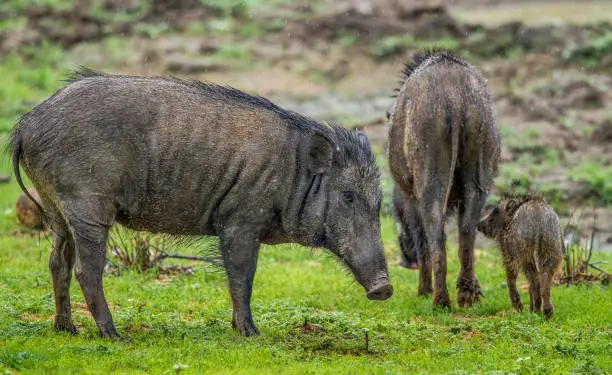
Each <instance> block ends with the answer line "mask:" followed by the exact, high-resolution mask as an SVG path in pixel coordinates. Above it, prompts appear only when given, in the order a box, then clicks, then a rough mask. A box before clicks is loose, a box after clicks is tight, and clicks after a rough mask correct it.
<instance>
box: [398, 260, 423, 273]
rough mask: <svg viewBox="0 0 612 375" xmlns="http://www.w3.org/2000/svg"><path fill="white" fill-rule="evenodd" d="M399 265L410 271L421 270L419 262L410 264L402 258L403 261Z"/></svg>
mask: <svg viewBox="0 0 612 375" xmlns="http://www.w3.org/2000/svg"><path fill="white" fill-rule="evenodd" d="M399 265H400V266H401V267H404V268H408V269H409V270H418V269H419V263H417V262H409V261H407V260H406V259H405V258H404V257H402V259H401V260H400V263H399Z"/></svg>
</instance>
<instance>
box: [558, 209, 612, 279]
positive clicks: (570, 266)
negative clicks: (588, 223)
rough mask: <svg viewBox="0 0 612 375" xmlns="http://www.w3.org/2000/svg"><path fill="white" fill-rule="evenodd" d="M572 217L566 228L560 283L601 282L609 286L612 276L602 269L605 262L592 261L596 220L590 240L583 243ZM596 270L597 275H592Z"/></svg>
mask: <svg viewBox="0 0 612 375" xmlns="http://www.w3.org/2000/svg"><path fill="white" fill-rule="evenodd" d="M571 220H572V217H570V219H569V220H568V223H567V225H566V227H565V230H564V232H565V241H566V244H565V257H564V259H563V267H562V270H563V274H562V276H561V278H560V280H559V281H558V282H559V283H561V284H566V285H569V284H580V283H584V282H593V281H600V282H601V283H602V284H609V283H610V281H611V280H612V275H611V274H608V273H607V272H606V271H605V270H603V269H602V268H600V266H601V265H602V264H605V263H606V262H604V261H592V257H593V244H594V239H595V220H596V218H594V219H593V228H592V230H591V236H590V238H587V239H586V240H585V241H582V238H581V236H580V235H579V233H578V230H577V227H576V225H574V226H573V227H572V226H571ZM590 270H594V271H596V272H597V273H596V274H593V273H590V272H589V271H590Z"/></svg>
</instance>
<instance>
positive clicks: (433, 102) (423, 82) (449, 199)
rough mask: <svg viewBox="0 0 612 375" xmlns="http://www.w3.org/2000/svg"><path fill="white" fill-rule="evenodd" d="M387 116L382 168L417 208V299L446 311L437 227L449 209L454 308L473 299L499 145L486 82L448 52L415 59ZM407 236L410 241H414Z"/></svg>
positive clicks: (441, 229) (442, 239)
mask: <svg viewBox="0 0 612 375" xmlns="http://www.w3.org/2000/svg"><path fill="white" fill-rule="evenodd" d="M404 74H405V79H404V82H403V84H402V86H401V88H400V90H399V92H398V95H397V100H396V102H395V105H394V107H393V110H392V111H391V113H390V119H389V122H390V124H389V126H390V128H389V150H388V151H389V166H390V169H391V173H392V175H393V179H394V180H395V183H396V184H397V186H398V187H399V188H400V189H401V190H402V193H403V195H404V196H405V197H407V199H408V200H409V203H410V202H413V204H414V205H415V206H416V207H417V208H416V211H418V214H419V216H420V218H419V220H420V223H421V225H422V228H423V231H424V235H425V238H424V239H423V240H422V241H419V242H420V243H421V244H422V245H420V250H422V251H418V256H419V272H420V280H419V294H421V295H425V294H430V293H431V292H432V285H431V279H432V277H431V272H432V264H433V271H434V275H435V283H434V288H433V292H434V300H433V302H434V305H439V306H444V307H449V306H450V298H449V294H448V289H447V287H446V244H445V242H446V241H445V234H444V222H445V218H446V214H447V209H448V207H449V206H451V205H453V206H456V207H457V208H458V212H459V260H460V262H461V271H460V273H459V278H458V279H457V288H458V289H459V291H458V296H457V300H458V302H459V305H460V306H469V305H471V304H472V302H473V301H475V300H478V298H479V294H480V293H481V291H480V286H479V284H478V280H477V278H476V274H475V272H474V239H475V237H476V226H477V224H478V220H479V218H480V213H481V211H482V209H483V206H484V204H485V201H486V199H487V196H488V194H489V189H490V188H491V186H492V184H493V178H494V176H495V175H496V173H497V165H498V161H499V157H500V140H499V133H498V130H497V126H496V123H495V118H494V114H493V105H492V103H491V96H490V93H489V88H488V86H487V82H486V80H485V79H484V78H483V77H482V75H481V74H480V72H478V70H477V69H476V68H474V67H473V66H472V65H470V64H468V63H467V62H465V61H463V60H461V59H459V58H457V57H455V56H453V55H451V54H450V53H448V52H442V51H430V52H424V53H420V54H418V55H417V56H416V57H415V58H414V59H413V61H412V62H410V63H409V64H407V65H406V68H405V70H404ZM413 238H414V237H413Z"/></svg>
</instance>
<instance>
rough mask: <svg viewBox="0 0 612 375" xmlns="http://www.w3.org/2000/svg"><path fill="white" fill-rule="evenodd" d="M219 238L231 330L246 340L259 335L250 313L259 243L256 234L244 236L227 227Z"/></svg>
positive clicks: (242, 233)
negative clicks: (228, 298) (230, 304)
mask: <svg viewBox="0 0 612 375" xmlns="http://www.w3.org/2000/svg"><path fill="white" fill-rule="evenodd" d="M220 238H221V255H222V256H223V263H224V264H225V270H226V272H227V279H228V282H229V289H230V295H231V297H232V305H233V314H232V327H234V329H236V330H237V331H238V332H240V334H241V335H242V336H245V337H249V336H255V335H259V330H258V329H257V327H256V326H255V323H254V322H253V316H252V314H251V294H252V291H253V279H254V278H255V270H256V269H257V256H258V255H259V245H260V244H259V240H258V238H257V236H256V235H254V234H252V233H244V232H242V231H240V230H238V228H226V229H225V230H224V231H223V232H222V233H221V235H220Z"/></svg>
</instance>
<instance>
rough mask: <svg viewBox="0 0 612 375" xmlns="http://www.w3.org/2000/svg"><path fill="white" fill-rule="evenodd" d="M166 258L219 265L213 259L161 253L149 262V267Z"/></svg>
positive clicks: (217, 260) (219, 263) (215, 259)
mask: <svg viewBox="0 0 612 375" xmlns="http://www.w3.org/2000/svg"><path fill="white" fill-rule="evenodd" d="M167 258H174V259H186V260H199V261H202V262H210V263H212V264H214V265H221V262H220V261H219V259H217V258H214V257H201V256H196V255H181V254H168V253H166V252H162V253H161V254H159V255H158V256H156V257H155V259H154V260H153V262H151V265H154V264H157V263H159V262H161V261H162V260H164V259H167Z"/></svg>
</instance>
